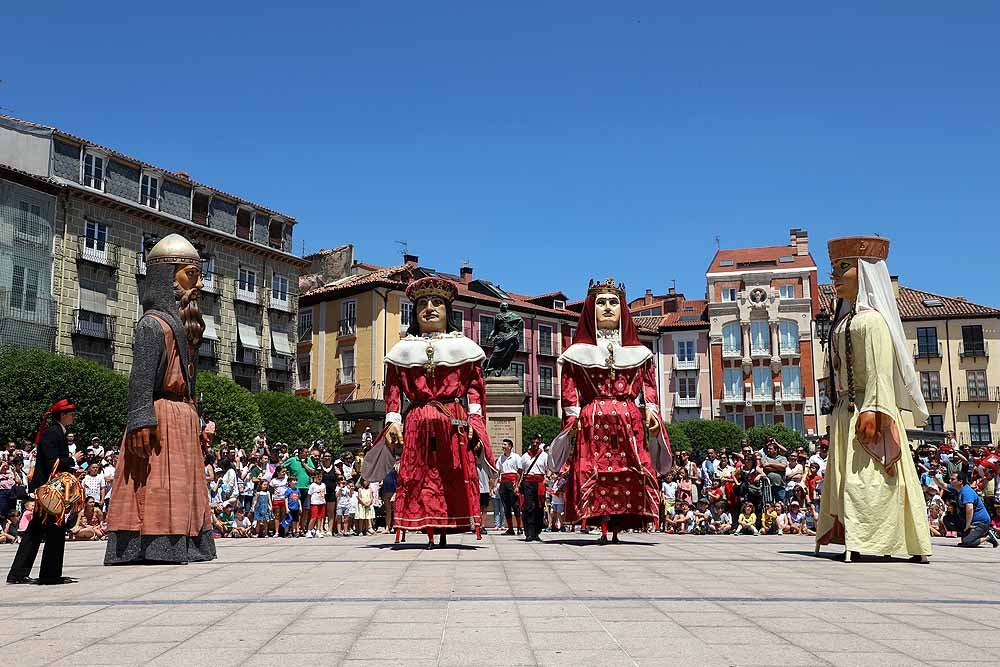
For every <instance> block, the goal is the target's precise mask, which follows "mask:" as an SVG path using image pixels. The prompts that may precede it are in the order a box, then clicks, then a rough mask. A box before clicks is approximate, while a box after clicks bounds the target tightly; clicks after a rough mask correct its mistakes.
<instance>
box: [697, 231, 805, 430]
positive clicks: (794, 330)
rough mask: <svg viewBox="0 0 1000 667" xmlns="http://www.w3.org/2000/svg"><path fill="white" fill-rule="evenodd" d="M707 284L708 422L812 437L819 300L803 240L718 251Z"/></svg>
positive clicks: (799, 234)
mask: <svg viewBox="0 0 1000 667" xmlns="http://www.w3.org/2000/svg"><path fill="white" fill-rule="evenodd" d="M705 278H706V284H707V297H708V298H707V300H708V305H707V312H706V315H707V318H708V322H709V331H708V335H709V350H710V363H711V370H710V377H711V383H712V387H711V413H712V415H713V417H716V418H723V419H727V420H729V421H731V422H733V423H735V424H737V425H739V426H741V427H750V426H754V425H763V424H778V423H780V424H784V425H785V426H788V427H790V428H794V429H795V430H797V431H799V432H801V433H805V434H810V433H813V434H814V433H816V432H817V428H818V423H817V415H818V412H819V409H818V403H817V400H816V382H815V378H816V374H815V373H816V361H815V356H814V353H813V338H814V336H813V320H814V316H815V313H816V312H817V310H818V307H819V298H818V292H817V285H818V282H817V270H816V263H815V262H814V261H813V258H812V256H811V255H810V254H809V236H808V233H807V232H806V231H805V230H802V229H797V228H796V229H792V230H791V231H790V234H789V243H788V244H787V245H779V246H767V247H759V248H737V249H719V250H718V251H717V252H716V253H715V256H714V257H713V258H712V262H711V264H710V265H709V268H708V271H707V272H706V274H705Z"/></svg>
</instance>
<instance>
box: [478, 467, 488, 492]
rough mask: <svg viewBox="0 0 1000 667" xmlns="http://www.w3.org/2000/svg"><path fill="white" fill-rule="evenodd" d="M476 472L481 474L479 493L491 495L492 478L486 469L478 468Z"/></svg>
mask: <svg viewBox="0 0 1000 667" xmlns="http://www.w3.org/2000/svg"><path fill="white" fill-rule="evenodd" d="M476 472H478V473H479V493H489V492H490V476H489V474H488V473H487V472H486V468H482V467H480V468H476Z"/></svg>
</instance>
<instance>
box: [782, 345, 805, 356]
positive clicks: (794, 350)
mask: <svg viewBox="0 0 1000 667" xmlns="http://www.w3.org/2000/svg"><path fill="white" fill-rule="evenodd" d="M778 352H779V354H780V355H781V356H783V357H797V356H799V355H800V354H802V350H801V348H800V347H799V341H795V344H794V345H792V344H790V343H782V344H781V345H780V346H778Z"/></svg>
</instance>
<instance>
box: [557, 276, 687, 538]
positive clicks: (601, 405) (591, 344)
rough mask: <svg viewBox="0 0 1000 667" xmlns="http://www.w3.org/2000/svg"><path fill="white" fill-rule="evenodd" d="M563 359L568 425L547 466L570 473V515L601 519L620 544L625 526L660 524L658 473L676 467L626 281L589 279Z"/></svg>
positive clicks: (575, 520)
mask: <svg viewBox="0 0 1000 667" xmlns="http://www.w3.org/2000/svg"><path fill="white" fill-rule="evenodd" d="M559 364H560V367H561V369H562V406H563V426H564V430H563V432H562V433H561V434H560V435H559V437H557V438H556V440H555V441H554V442H553V445H552V447H551V450H552V456H551V458H550V463H549V465H550V469H552V470H554V471H555V472H561V473H562V474H564V475H566V480H567V481H566V486H565V493H566V520H567V521H568V522H571V523H578V522H581V521H586V522H587V523H588V524H589V525H595V524H599V525H600V527H601V537H600V540H599V542H600V543H601V544H607V542H608V528H609V527H610V528H611V530H612V532H613V538H612V541H613V542H615V543H617V542H618V532H619V531H620V530H622V529H625V528H639V529H642V528H645V527H646V525H647V524H649V523H653V524H654V525H655V524H656V523H657V521H658V518H659V505H660V493H659V485H658V484H657V478H656V475H657V472H667V471H669V470H670V468H671V466H672V460H671V452H670V443H669V440H668V439H667V435H666V429H664V428H663V424H662V421H661V419H660V415H659V398H658V395H657V391H656V371H655V364H654V359H653V353H652V352H651V351H650V350H649V349H648V348H647V347H646V346H645V345H643V344H642V343H641V342H640V341H639V336H638V333H637V332H636V328H635V324H634V323H633V321H632V315H631V314H630V313H629V311H628V307H627V301H626V300H625V288H624V286H623V285H619V284H616V283H615V281H614V280H612V279H610V278H609V279H608V280H606V281H605V282H603V283H597V284H594V283H593V281H592V282H591V286H590V289H589V290H588V292H587V300H586V301H585V302H584V305H583V312H582V313H581V314H580V321H579V323H578V324H577V328H576V335H575V336H574V338H573V343H572V345H570V346H569V347H568V348H567V349H566V351H565V352H563V354H562V356H560V357H559ZM647 429H648V432H649V436H648V437H647V433H646V431H647ZM574 438H575V443H574V441H573V440H574Z"/></svg>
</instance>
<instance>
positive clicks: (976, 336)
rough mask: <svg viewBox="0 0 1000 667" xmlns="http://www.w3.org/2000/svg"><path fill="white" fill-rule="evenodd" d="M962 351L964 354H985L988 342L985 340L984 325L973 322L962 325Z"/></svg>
mask: <svg viewBox="0 0 1000 667" xmlns="http://www.w3.org/2000/svg"><path fill="white" fill-rule="evenodd" d="M962 351H963V355H964V356H980V357H982V356H985V355H986V342H985V341H984V340H983V327H982V325H980V324H973V325H970V326H964V327H962Z"/></svg>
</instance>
